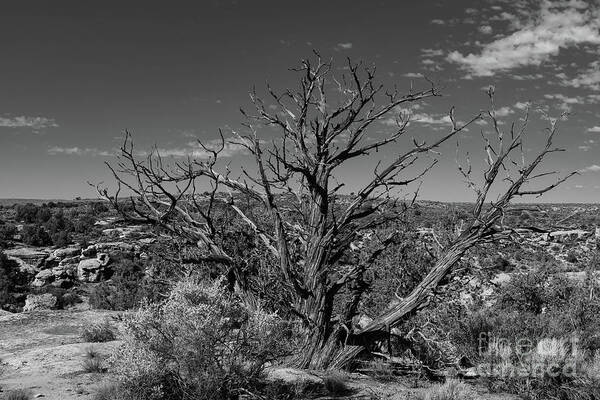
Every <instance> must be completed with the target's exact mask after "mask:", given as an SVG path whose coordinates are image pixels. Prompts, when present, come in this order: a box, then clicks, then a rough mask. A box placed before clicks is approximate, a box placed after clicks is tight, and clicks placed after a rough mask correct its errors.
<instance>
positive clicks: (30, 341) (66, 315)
mask: <svg viewBox="0 0 600 400" xmlns="http://www.w3.org/2000/svg"><path fill="white" fill-rule="evenodd" d="M116 316H117V313H115V312H99V311H91V310H79V311H78V310H68V311H65V310H60V311H39V312H30V313H21V314H5V315H2V316H0V360H1V363H2V364H1V366H0V390H2V391H8V390H12V389H19V388H22V389H29V390H30V391H31V393H32V394H33V395H34V397H36V398H44V399H48V400H70V399H84V398H91V396H92V395H93V394H94V392H95V388H96V387H97V386H98V385H100V384H102V382H104V381H106V380H108V379H110V376H109V375H106V374H98V373H86V372H85V371H84V369H83V364H82V363H83V361H84V354H85V352H86V349H88V348H89V347H90V346H91V347H93V348H94V350H96V351H97V352H99V353H100V354H102V355H108V354H109V353H110V352H111V351H112V349H113V348H115V347H116V346H117V345H118V344H119V342H118V341H113V342H107V343H84V342H83V341H82V339H81V336H80V331H81V328H82V327H84V326H85V325H88V324H90V323H93V322H99V321H102V320H103V319H104V318H111V319H113V318H114V317H116Z"/></svg>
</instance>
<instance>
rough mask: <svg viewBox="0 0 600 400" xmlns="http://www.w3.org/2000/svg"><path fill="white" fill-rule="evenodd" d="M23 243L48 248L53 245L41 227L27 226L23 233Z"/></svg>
mask: <svg viewBox="0 0 600 400" xmlns="http://www.w3.org/2000/svg"><path fill="white" fill-rule="evenodd" d="M21 239H22V240H23V243H25V244H28V245H30V246H48V245H51V244H52V238H51V237H50V235H49V234H48V232H46V229H45V228H44V227H43V226H41V225H25V227H24V228H23V232H21Z"/></svg>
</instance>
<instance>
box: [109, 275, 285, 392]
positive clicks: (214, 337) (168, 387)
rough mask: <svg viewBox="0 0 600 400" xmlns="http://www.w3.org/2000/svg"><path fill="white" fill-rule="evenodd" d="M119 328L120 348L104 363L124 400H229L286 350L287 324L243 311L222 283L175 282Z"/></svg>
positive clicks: (258, 376) (271, 317)
mask: <svg viewBox="0 0 600 400" xmlns="http://www.w3.org/2000/svg"><path fill="white" fill-rule="evenodd" d="M124 325H125V329H124V330H125V338H124V342H125V343H124V345H123V346H122V347H121V348H120V349H119V350H118V351H117V352H116V353H115V354H114V355H113V356H112V358H111V360H112V363H113V368H114V372H115V374H116V375H117V376H119V377H121V381H120V383H121V385H122V387H123V388H124V391H125V393H126V396H125V397H126V398H127V399H175V398H177V399H221V398H229V396H233V395H235V394H236V393H237V392H238V391H239V390H240V388H248V387H252V386H253V385H255V384H256V382H257V381H258V380H259V378H260V377H261V373H262V370H263V367H264V365H265V364H266V363H267V362H272V361H275V360H277V359H279V358H280V357H282V356H284V355H286V354H288V353H289V351H290V346H289V344H288V342H286V341H285V340H284V337H285V336H284V335H285V333H286V331H287V329H284V328H285V327H286V324H284V323H283V321H281V320H280V319H279V318H278V317H277V316H276V315H275V314H267V313H265V312H264V311H261V310H260V309H251V308H248V307H247V306H245V305H244V304H243V303H242V302H241V301H239V299H237V298H236V297H234V296H232V295H231V294H230V293H228V292H227V291H226V290H225V289H224V288H223V283H222V282H221V281H217V282H215V283H213V284H210V285H209V284H205V283H203V284H197V283H194V282H192V281H186V282H182V283H179V284H177V285H176V286H175V287H174V289H173V290H172V292H171V293H170V294H169V297H168V298H167V299H166V300H165V301H163V302H161V303H156V304H147V305H145V306H143V307H142V308H140V310H138V311H137V312H136V313H135V314H133V315H132V316H130V317H128V318H127V319H126V320H125V323H124Z"/></svg>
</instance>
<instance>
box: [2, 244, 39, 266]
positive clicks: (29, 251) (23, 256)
mask: <svg viewBox="0 0 600 400" xmlns="http://www.w3.org/2000/svg"><path fill="white" fill-rule="evenodd" d="M4 254H6V255H7V256H8V257H12V258H18V259H20V260H22V261H24V262H25V263H27V264H29V265H31V266H32V267H33V268H39V267H40V266H41V265H42V264H43V263H44V260H45V259H46V258H48V256H49V255H50V253H48V252H47V251H45V250H40V249H36V248H30V247H20V248H17V249H9V250H5V251H4Z"/></svg>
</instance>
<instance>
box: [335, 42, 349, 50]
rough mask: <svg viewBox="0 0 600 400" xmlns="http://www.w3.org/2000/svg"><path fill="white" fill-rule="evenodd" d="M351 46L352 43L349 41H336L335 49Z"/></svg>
mask: <svg viewBox="0 0 600 400" xmlns="http://www.w3.org/2000/svg"><path fill="white" fill-rule="evenodd" d="M351 48H352V43H351V42H346V43H338V44H337V45H336V46H335V49H336V50H350V49H351Z"/></svg>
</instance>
